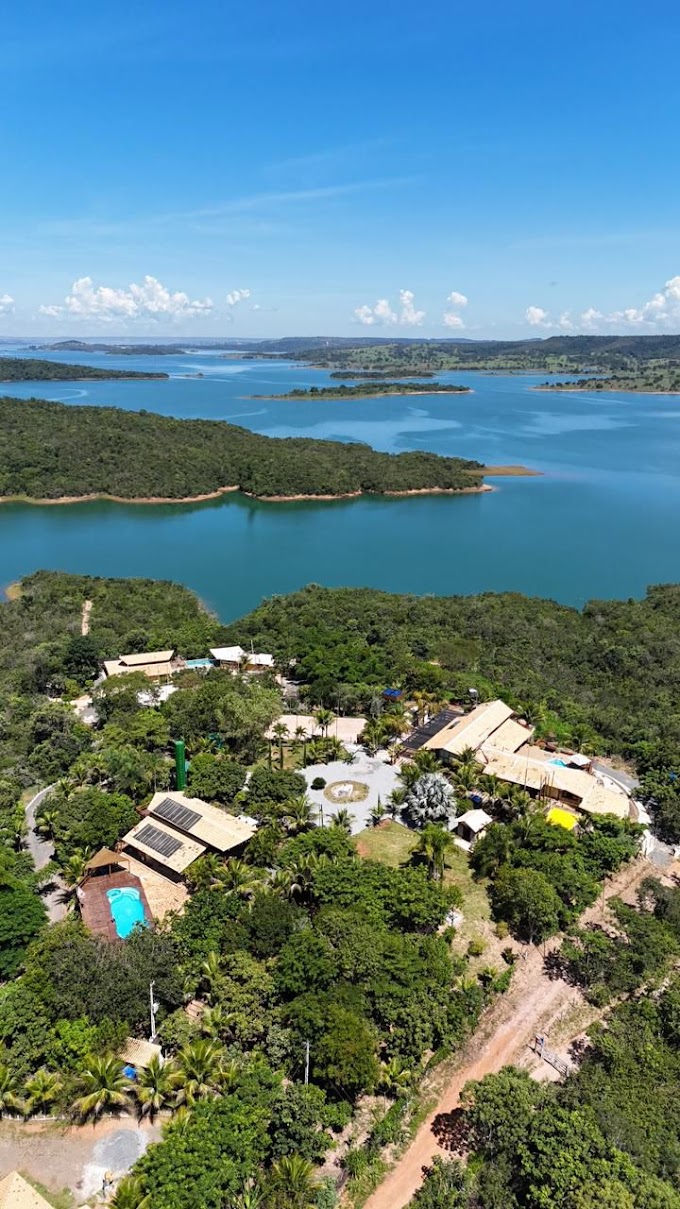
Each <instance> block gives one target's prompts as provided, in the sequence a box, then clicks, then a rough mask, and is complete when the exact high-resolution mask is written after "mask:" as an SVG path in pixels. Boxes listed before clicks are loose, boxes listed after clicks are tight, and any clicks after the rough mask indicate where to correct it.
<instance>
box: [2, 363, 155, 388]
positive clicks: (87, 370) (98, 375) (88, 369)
mask: <svg viewBox="0 0 680 1209" xmlns="http://www.w3.org/2000/svg"><path fill="white" fill-rule="evenodd" d="M168 376H169V375H168V374H161V373H147V372H141V371H135V370H127V369H100V368H99V367H98V366H94V365H65V364H63V363H62V362H60V361H44V360H42V359H41V358H38V357H0V382H88V381H93V380H106V381H109V380H110V379H112V378H126V379H129V378H133V379H136V380H137V381H141V380H145V379H150V378H153V379H156V378H167V377H168Z"/></svg>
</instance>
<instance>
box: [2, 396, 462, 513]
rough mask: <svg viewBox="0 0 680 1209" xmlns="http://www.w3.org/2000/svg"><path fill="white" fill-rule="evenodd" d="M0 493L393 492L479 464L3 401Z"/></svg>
mask: <svg viewBox="0 0 680 1209" xmlns="http://www.w3.org/2000/svg"><path fill="white" fill-rule="evenodd" d="M0 428H1V429H2V433H3V441H2V444H1V445H0V497H3V496H4V497H12V496H22V497H29V498H31V499H59V498H60V497H63V496H67V497H68V496H81V495H83V496H84V495H96V494H108V495H114V496H118V497H122V498H124V499H154V498H157V497H160V498H163V499H177V500H181V499H185V498H191V497H194V496H199V495H207V494H210V493H211V492H217V491H219V490H220V489H222V488H225V487H234V488H240V489H241V490H242V491H245V492H248V493H249V494H250V495H254V496H258V497H261V498H267V497H268V496H284V497H285V496H295V495H310V496H315V495H321V496H325V495H329V496H335V495H337V496H342V495H351V494H360V493H362V492H374V493H378V494H380V493H387V492H402V491H413V490H424V489H427V488H435V489H438V490H446V491H457V490H460V489H462V488H468V489H469V488H470V487H475V486H479V485H480V484H481V482H482V471H483V467H482V465H481V463H480V462H474V461H469V460H465V459H462V458H447V457H439V456H438V455H437V454H434V453H426V452H415V453H400V454H388V453H378V452H376V451H375V450H373V449H371V448H370V447H369V446H368V445H363V444H344V443H342V442H339V441H316V440H309V439H307V438H304V437H293V438H285V439H280V438H276V437H265V436H259V435H258V434H257V433H254V432H250V431H249V430H248V429H245V428H239V427H237V426H236V425H233V424H226V423H223V422H222V421H218V420H176V419H171V418H170V417H168V416H159V415H156V414H154V413H152V412H146V411H139V412H131V411H123V410H121V409H120V408H112V407H71V406H67V405H65V404H61V403H49V402H46V401H45V400H41V399H27V400H23V399H12V398H2V399H0Z"/></svg>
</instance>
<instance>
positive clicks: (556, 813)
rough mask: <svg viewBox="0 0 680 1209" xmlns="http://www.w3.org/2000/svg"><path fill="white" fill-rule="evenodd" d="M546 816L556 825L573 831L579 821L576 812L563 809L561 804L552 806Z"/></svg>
mask: <svg viewBox="0 0 680 1209" xmlns="http://www.w3.org/2000/svg"><path fill="white" fill-rule="evenodd" d="M546 818H547V820H548V822H549V823H554V824H555V826H556V827H564V828H566V830H567V831H573V830H574V827H575V826H576V824H577V823H578V818H577V817H576V815H575V814H572V813H571V811H570V810H562V809H561V808H560V807H559V806H551V807H550V810H549V811H548V813H547V815H546Z"/></svg>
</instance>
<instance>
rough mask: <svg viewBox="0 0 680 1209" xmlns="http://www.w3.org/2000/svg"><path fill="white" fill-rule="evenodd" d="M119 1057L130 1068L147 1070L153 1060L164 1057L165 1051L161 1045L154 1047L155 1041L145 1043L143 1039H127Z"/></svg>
mask: <svg viewBox="0 0 680 1209" xmlns="http://www.w3.org/2000/svg"><path fill="white" fill-rule="evenodd" d="M118 1057H119V1058H120V1060H121V1062H129V1063H130V1066H136V1067H137V1069H138V1070H145V1069H146V1067H147V1066H149V1065H150V1064H151V1061H152V1059H153V1058H162V1057H163V1051H162V1049H161V1047H160V1045H154V1043H153V1041H144V1040H143V1039H142V1038H141V1037H127V1038H126V1040H125V1044H124V1045H123V1046H122V1047H121V1050H120V1053H119V1055H118Z"/></svg>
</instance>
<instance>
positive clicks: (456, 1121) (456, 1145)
mask: <svg viewBox="0 0 680 1209" xmlns="http://www.w3.org/2000/svg"><path fill="white" fill-rule="evenodd" d="M432 1132H433V1134H434V1136H435V1138H436V1139H437V1142H438V1143H439V1145H440V1146H441V1147H442V1149H443V1150H447V1151H448V1152H449V1154H456V1155H463V1154H466V1153H467V1151H468V1149H469V1136H470V1130H469V1127H468V1125H467V1124H466V1121H465V1113H464V1112H463V1109H462V1108H454V1109H453V1110H452V1111H451V1112H440V1113H437V1116H436V1117H435V1119H434V1121H433V1122H432Z"/></svg>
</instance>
